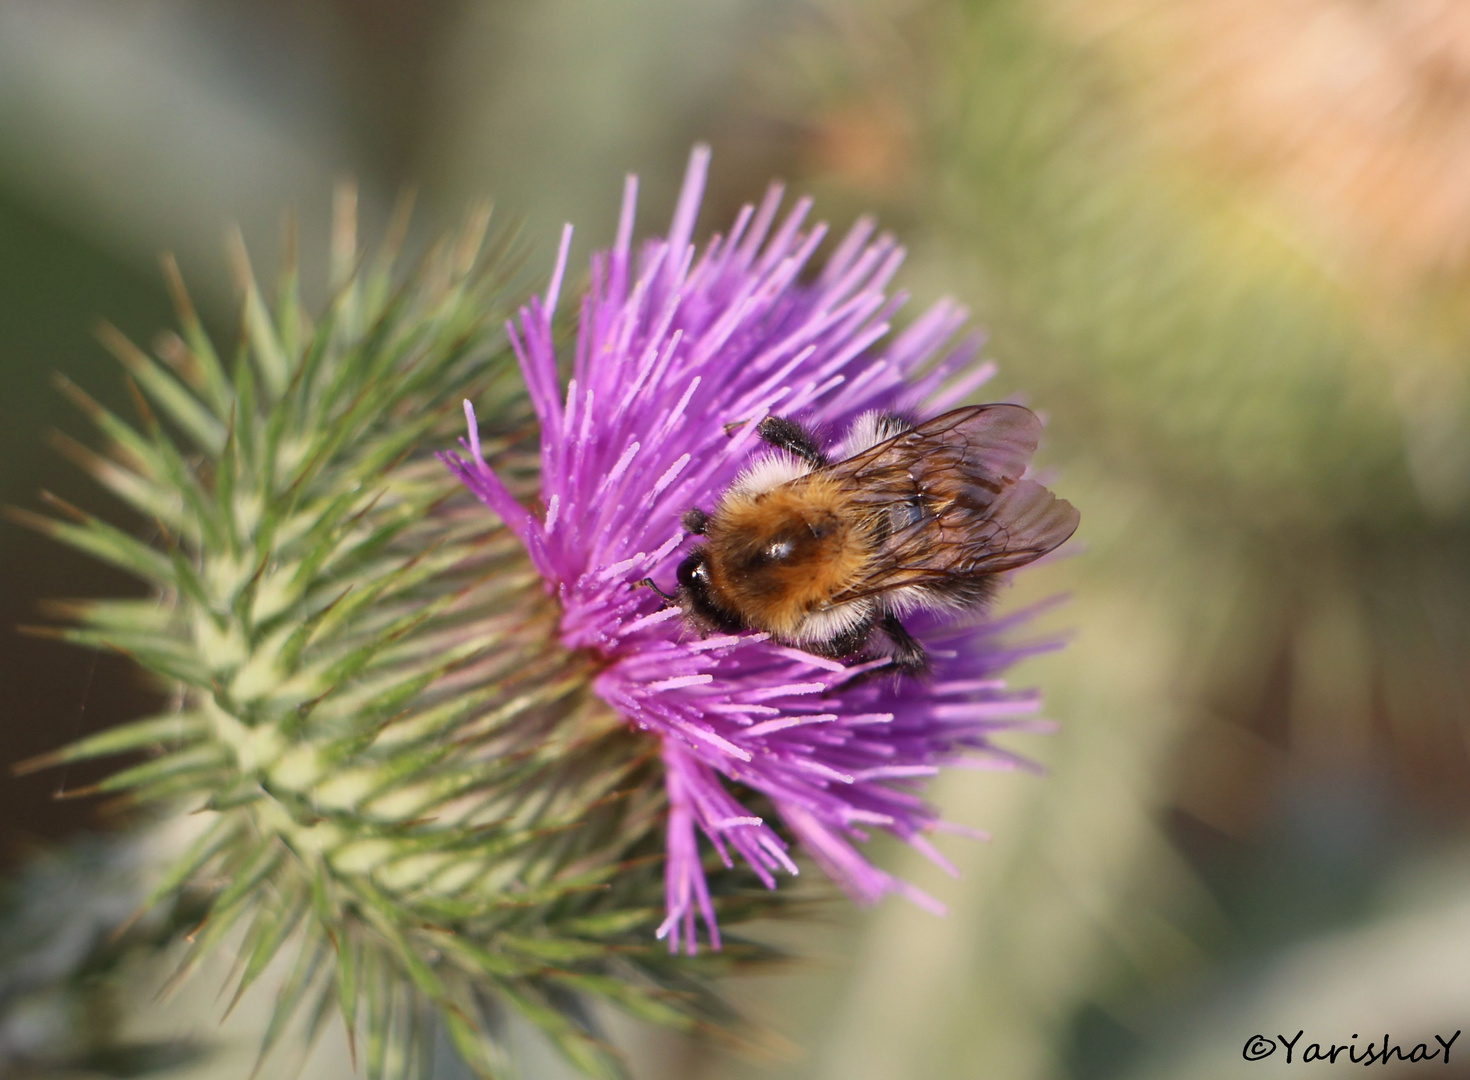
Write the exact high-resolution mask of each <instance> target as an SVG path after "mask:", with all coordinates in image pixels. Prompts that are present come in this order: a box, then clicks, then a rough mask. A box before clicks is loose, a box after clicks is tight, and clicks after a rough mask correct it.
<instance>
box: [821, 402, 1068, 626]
mask: <svg viewBox="0 0 1470 1080" xmlns="http://www.w3.org/2000/svg"><path fill="white" fill-rule="evenodd" d="M1040 437H1041V421H1040V420H1038V419H1037V417H1036V414H1035V413H1033V412H1031V411H1030V410H1029V409H1026V408H1023V407H1022V406H1020V405H976V406H971V407H970V408H965V409H955V410H954V411H952V412H948V413H945V414H944V415H942V416H938V417H935V418H934V419H933V420H929V421H927V422H926V423H923V424H920V425H919V426H918V427H915V428H913V429H911V430H909V431H906V432H904V433H902V434H900V435H897V436H895V437H894V438H892V439H889V440H887V441H886V442H882V443H879V444H878V445H876V446H874V447H871V448H870V449H868V450H865V451H863V452H862V453H860V454H856V455H854V456H853V457H851V458H848V459H847V460H845V461H840V462H837V463H835V464H833V465H831V466H828V468H827V469H825V470H822V471H823V472H825V473H827V475H829V476H831V477H832V478H834V479H836V480H838V481H839V482H841V483H842V485H843V487H844V488H845V489H846V490H848V491H850V492H851V493H852V495H853V498H854V499H855V500H857V502H858V504H859V506H860V507H861V508H862V510H863V511H864V512H866V514H867V515H869V517H870V520H871V521H872V522H873V527H874V528H875V529H876V530H877V531H878V533H879V535H880V536H882V538H883V539H882V542H881V544H880V545H879V549H878V552H877V555H876V556H875V557H874V558H873V559H872V560H871V561H870V562H869V564H868V566H867V567H865V569H864V571H863V573H862V575H861V577H860V578H859V579H858V580H857V581H854V582H853V584H852V585H851V586H850V587H849V588H848V589H846V590H844V591H843V592H841V593H839V594H838V595H837V596H835V597H833V601H834V603H841V602H845V601H847V600H856V599H861V598H864V597H871V596H876V595H879V594H881V593H885V592H890V591H892V590H895V589H901V588H905V587H910V586H920V587H923V586H932V587H936V588H942V587H943V586H945V585H947V584H953V583H955V582H956V581H957V580H958V581H963V580H967V579H979V578H983V577H986V576H988V575H990V574H996V573H1000V572H1001V571H1004V570H1011V569H1014V568H1015V567H1018V566H1023V565H1025V564H1026V563H1028V562H1031V561H1032V560H1034V559H1037V558H1039V557H1040V556H1042V555H1045V554H1046V553H1047V552H1048V551H1051V550H1052V549H1054V548H1056V547H1057V546H1058V545H1060V544H1061V543H1062V542H1063V541H1065V540H1066V539H1067V538H1068V537H1069V536H1071V535H1072V533H1073V531H1074V530H1075V529H1076V528H1077V518H1078V515H1077V511H1076V509H1075V508H1074V507H1073V506H1072V505H1071V504H1070V503H1068V502H1066V501H1065V500H1063V499H1058V498H1057V497H1056V496H1055V495H1053V494H1052V493H1051V492H1050V491H1048V490H1047V489H1046V488H1044V487H1042V486H1041V485H1040V484H1038V483H1036V482H1035V481H1034V480H1023V479H1022V478H1021V475H1022V474H1023V473H1024V472H1025V471H1026V466H1027V464H1028V463H1029V462H1030V460H1031V455H1032V454H1033V453H1035V451H1036V444H1037V442H1038V441H1039V440H1040Z"/></svg>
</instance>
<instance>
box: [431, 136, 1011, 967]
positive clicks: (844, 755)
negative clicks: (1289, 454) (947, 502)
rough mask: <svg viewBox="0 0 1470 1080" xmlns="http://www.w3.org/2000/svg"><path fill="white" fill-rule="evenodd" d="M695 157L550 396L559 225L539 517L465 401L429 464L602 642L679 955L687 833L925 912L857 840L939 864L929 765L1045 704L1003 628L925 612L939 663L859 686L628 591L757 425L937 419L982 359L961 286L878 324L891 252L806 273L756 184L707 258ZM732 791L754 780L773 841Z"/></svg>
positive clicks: (601, 289) (712, 931) (813, 236)
mask: <svg viewBox="0 0 1470 1080" xmlns="http://www.w3.org/2000/svg"><path fill="white" fill-rule="evenodd" d="M707 165H708V152H707V151H706V150H705V149H703V148H700V149H697V150H696V151H695V153H694V155H693V157H692V158H691V161H690V165H689V169H688V173H687V175H686V178H685V182H684V186H683V190H682V193H681V195H680V198H679V202H678V206H677V209H676V212H675V214H674V218H673V222H672V224H671V226H670V229H669V234H668V236H667V238H665V239H661V240H652V241H649V242H647V243H645V244H644V245H643V246H642V248H641V250H640V251H639V253H638V255H637V258H636V259H635V257H634V253H633V245H632V235H633V225H634V206H635V202H636V197H637V185H636V181H635V180H633V179H632V178H630V179H629V181H628V183H627V186H626V188H625V192H624V199H623V209H622V216H621V220H620V223H619V226H618V233H617V239H616V242H615V243H614V245H613V247H612V249H611V250H610V251H608V252H605V253H602V254H599V255H596V256H594V258H593V259H592V267H591V288H590V291H589V292H588V294H587V296H586V297H585V298H584V299H583V300H582V303H581V308H580V312H579V316H578V318H579V321H578V332H577V337H576V345H575V353H574V355H573V357H572V362H571V377H570V380H569V383H568V385H567V388H566V391H565V394H564V395H563V392H562V389H561V386H560V382H559V375H558V371H559V363H558V356H557V350H556V344H555V336H554V333H553V316H554V314H555V311H556V307H557V301H558V295H559V293H560V290H561V283H562V280H563V277H564V275H565V272H566V264H567V255H568V248H569V243H570V235H571V234H570V228H568V230H567V232H566V233H564V235H563V240H562V245H561V251H560V254H559V256H558V259H557V262H556V266H555V270H554V272H553V274H552V277H551V283H550V286H549V288H548V290H547V293H546V296H545V298H544V300H543V299H534V300H532V301H531V302H530V304H529V305H528V306H527V307H525V308H523V309H522V310H521V312H520V315H519V320H518V323H517V325H516V326H515V327H513V328H512V342H513V345H514V348H515V352H516V356H517V359H518V360H519V363H520V367H521V371H522V374H523V376H524V379H525V382H526V386H527V389H528V391H529V394H530V398H531V402H532V405H533V407H534V409H535V412H536V416H537V419H538V420H539V421H540V427H541V441H540V473H541V478H540V502H541V504H542V508H541V509H539V510H537V511H536V512H532V511H531V510H528V509H527V508H526V507H525V506H523V505H522V503H521V502H520V501H519V500H518V499H517V498H516V497H515V495H514V493H513V492H512V491H511V490H510V488H509V487H508V486H507V484H506V483H505V482H504V481H503V480H502V479H501V478H500V476H499V475H497V471H496V470H495V469H494V468H492V467H491V466H490V465H489V464H487V462H486V458H485V451H484V447H483V446H482V445H481V443H480V441H479V436H478V434H477V426H476V420H475V416H474V413H473V411H472V409H470V407H469V403H468V402H466V412H467V415H468V418H469V438H468V440H467V441H466V443H465V446H466V449H467V450H468V452H469V457H468V458H460V457H458V456H454V455H446V456H445V460H446V462H447V463H448V465H449V466H450V468H451V469H452V470H453V471H454V473H455V474H456V475H457V476H459V477H460V478H461V479H462V480H463V481H464V482H465V484H466V485H467V486H468V487H469V488H470V489H471V490H473V491H474V492H475V494H476V495H477V496H478V497H479V498H480V499H481V500H482V501H483V502H484V503H485V504H486V505H487V506H488V507H489V508H490V509H491V510H493V511H494V512H495V513H496V514H497V515H498V516H499V517H500V519H501V520H503V521H504V522H505V524H506V525H508V526H509V527H510V529H511V530H512V531H513V532H514V533H515V534H516V535H517V536H518V537H519V538H520V539H521V541H522V542H523V543H524V544H525V547H526V550H527V552H528V553H529V555H530V557H531V560H532V562H533V563H534V565H535V567H536V569H537V571H539V573H540V574H541V576H542V577H543V578H544V580H545V582H546V587H547V589H548V591H549V592H550V593H551V594H552V595H553V596H554V597H555V598H556V600H557V603H558V605H559V607H560V622H559V627H558V635H559V638H560V641H561V643H562V645H564V646H565V647H566V648H567V649H569V650H575V651H579V652H582V653H584V654H587V655H590V656H591V657H593V658H595V664H596V667H597V674H596V676H595V678H594V681H593V688H594V689H595V691H596V693H597V695H598V696H599V697H600V698H601V699H602V700H603V701H605V702H606V703H607V704H609V705H611V706H612V707H613V709H615V710H616V711H617V713H618V714H619V715H620V716H622V717H623V718H624V719H625V720H626V721H627V722H628V723H629V724H630V725H631V726H632V727H633V728H635V729H636V730H638V731H640V732H645V733H647V735H648V736H651V737H652V738H654V739H656V740H657V742H658V745H659V752H660V756H661V759H662V762H663V769H664V776H665V783H666V786H667V790H668V799H669V813H668V825H667V849H666V850H667V853H666V868H665V889H666V903H667V915H666V917H665V919H664V921H663V923H662V925H661V926H660V927H659V929H658V933H659V936H660V937H667V939H668V943H669V948H670V950H671V951H677V950H678V949H679V947H680V945H681V944H682V945H683V947H684V949H685V950H686V951H687V952H689V953H691V954H692V953H694V952H695V950H696V936H695V935H696V916H699V917H702V919H703V922H704V924H705V926H706V927H707V930H708V934H709V938H710V940H711V942H712V943H713V944H714V945H715V946H716V947H718V946H719V944H720V936H719V929H718V925H717V919H716V912H715V907H714V904H713V902H712V899H711V894H710V888H709V882H708V879H707V877H706V874H705V870H704V865H703V861H702V859H701V857H700V854H699V843H698V839H697V836H696V832H695V830H696V826H697V828H698V831H699V832H700V833H702V834H703V836H704V837H705V838H706V839H707V840H708V842H709V843H710V844H711V845H712V846H713V848H714V850H715V852H717V853H718V856H719V858H720V859H721V860H723V862H724V864H725V865H726V866H727V867H728V866H732V865H733V856H734V855H738V856H739V857H740V858H741V859H742V860H743V861H744V863H745V864H746V865H747V866H748V867H749V868H750V869H751V870H752V871H754V873H755V874H756V875H757V876H758V877H759V879H760V880H761V881H762V882H763V883H764V884H765V885H766V886H767V887H768V888H774V887H775V885H776V874H777V873H778V872H781V871H785V872H787V873H792V874H794V873H796V872H797V865H796V863H795V862H794V861H793V858H792V853H791V851H790V850H789V847H788V841H787V839H786V838H785V837H786V836H790V837H792V838H794V839H795V840H796V841H797V842H799V844H800V845H801V847H802V848H803V849H804V850H805V851H806V852H807V853H809V854H810V855H811V857H812V858H813V859H814V860H815V861H816V862H817V864H818V865H820V866H821V867H822V869H823V870H825V871H826V873H827V874H829V875H830V876H831V877H832V878H833V879H835V880H836V881H837V882H838V883H839V884H840V885H841V886H842V887H843V888H844V889H845V890H846V891H847V892H848V893H849V894H850V895H851V896H852V897H853V898H854V899H855V900H857V901H859V902H861V903H872V902H874V901H876V900H878V899H879V898H881V897H882V896H884V895H885V894H888V893H898V894H901V895H903V896H906V897H908V898H909V899H911V900H913V901H915V902H917V903H919V904H921V905H923V906H925V907H928V908H931V909H934V910H939V909H940V905H939V904H938V903H937V902H936V901H934V900H933V899H932V898H930V897H928V896H927V895H925V894H924V893H922V892H921V891H920V890H918V889H917V888H915V887H913V886H912V885H910V884H908V883H906V882H904V881H901V880H899V879H898V878H896V877H894V876H893V875H891V874H889V873H887V872H885V871H883V870H880V869H879V868H877V867H876V866H874V865H873V864H872V863H871V862H869V861H868V860H867V859H866V858H865V857H864V856H863V855H862V854H861V853H860V851H859V850H858V848H857V847H855V846H854V842H855V841H856V842H861V841H864V840H866V839H867V838H868V834H869V831H870V830H873V829H879V830H883V831H886V832H889V833H891V834H893V835H894V836H897V837H898V838H900V839H902V840H903V841H904V842H906V843H908V844H910V845H912V846H913V847H915V848H916V849H918V850H919V851H921V852H922V853H923V854H924V855H926V856H927V857H929V858H930V859H931V860H933V861H934V862H935V863H937V864H938V865H939V866H941V867H943V868H944V869H946V870H948V871H950V872H951V873H952V872H953V867H952V866H951V865H950V864H949V862H948V861H947V860H946V859H945V858H944V857H943V856H942V855H941V854H940V853H939V852H938V851H937V850H936V849H935V848H934V846H933V845H932V843H931V842H930V841H929V839H928V834H930V833H933V832H937V831H944V830H947V829H952V827H950V826H947V825H946V824H945V823H944V822H942V821H941V820H940V819H939V818H938V816H937V814H936V812H935V810H934V809H933V808H932V807H930V806H928V805H927V804H926V803H924V802H923V800H922V798H921V797H920V792H921V789H922V786H923V784H924V782H925V780H927V778H929V777H931V776H933V775H935V774H936V773H937V772H938V771H939V769H940V768H941V767H943V766H949V765H970V766H977V767H981V768H1010V767H1013V766H1015V765H1016V764H1018V763H1019V762H1020V759H1018V758H1016V757H1015V756H1013V755H1012V754H1010V753H1009V752H1007V751H1005V750H1002V749H1000V748H999V747H997V746H996V745H995V744H994V743H993V741H992V738H993V736H994V735H996V734H997V733H999V732H1002V731H1010V730H1016V729H1018V728H1026V727H1035V726H1037V725H1036V723H1035V722H1034V721H1032V720H1029V719H1027V717H1029V716H1030V715H1031V714H1032V713H1034V711H1035V710H1036V708H1037V704H1038V699H1037V696H1036V695H1035V694H1034V693H1015V692H1011V691H1008V690H1007V689H1006V688H1005V685H1004V683H1003V682H1002V681H1001V680H1000V679H999V678H998V677H997V675H998V673H999V672H1000V671H1001V670H1002V669H1003V668H1005V667H1006V666H1007V665H1008V664H1010V663H1012V662H1013V661H1014V660H1015V659H1017V657H1018V656H1020V655H1023V654H1024V653H1026V652H1029V651H1034V648H1033V649H1016V648H1009V647H1006V646H1004V645H1002V644H1000V643H999V637H1000V634H1001V632H1002V631H1003V630H1005V629H1007V628H1008V626H1009V623H1008V622H1005V621H1000V622H997V621H978V622H977V621H970V622H967V623H964V624H960V625H945V624H943V623H942V622H941V621H940V620H938V619H935V618H932V617H931V618H928V619H927V620H921V621H920V622H919V623H918V625H917V626H916V627H915V629H916V630H917V632H918V636H919V637H920V638H921V639H922V640H923V641H924V642H925V644H926V646H927V648H928V650H929V652H930V655H931V656H932V657H933V658H934V663H933V668H932V673H931V674H932V677H931V678H929V679H927V680H925V681H922V682H919V681H914V680H906V681H904V682H902V683H896V682H894V681H893V680H892V679H860V678H858V676H860V675H863V674H866V673H868V672H870V671H872V670H873V669H874V668H875V667H877V666H880V665H881V664H882V663H883V662H882V661H875V662H871V663H867V664H859V665H854V666H847V665H844V664H842V663H838V662H834V661H831V660H826V659H822V658H819V657H815V656H812V655H809V654H807V653H805V652H802V651H799V650H797V649H793V648H789V647H786V646H783V645H781V644H779V643H776V642H773V641H771V640H768V639H767V637H766V636H765V635H762V634H751V633H745V634H737V635H723V636H713V637H703V638H701V637H700V636H698V635H696V634H694V633H691V632H690V630H689V629H688V628H687V627H686V626H685V625H684V624H683V621H682V620H681V618H680V617H679V615H680V613H679V611H678V610H677V609H675V608H672V607H667V606H660V604H659V602H658V599H657V598H656V597H655V596H654V594H653V593H652V591H650V590H647V589H638V588H636V587H635V586H636V585H637V583H638V582H639V581H640V580H641V579H643V578H645V577H647V576H649V575H653V577H654V578H655V579H662V580H663V581H664V582H665V584H668V583H669V579H670V578H671V576H672V569H673V566H674V565H675V564H676V563H677V559H678V557H677V555H676V552H677V551H678V550H679V548H680V545H681V544H682V543H683V542H684V540H685V539H686V535H685V533H684V532H683V530H682V529H681V526H680V516H681V514H682V513H683V512H684V511H685V510H687V509H689V508H690V507H692V506H709V505H711V504H712V503H713V502H714V501H716V500H717V498H718V496H719V495H720V493H721V492H722V491H723V490H724V489H725V488H726V487H727V486H728V485H729V484H730V483H731V481H733V480H734V479H735V477H736V476H737V475H738V474H739V473H740V471H741V470H742V469H743V468H744V467H745V466H746V465H747V464H748V463H749V461H750V459H751V455H752V454H753V453H754V452H755V451H756V450H757V449H758V446H759V443H758V441H757V439H756V436H755V431H756V427H757V425H758V423H759V422H760V421H761V420H762V419H763V418H765V417H766V416H768V415H772V414H777V415H782V416H796V417H799V418H801V419H802V420H803V421H804V422H805V423H807V424H812V425H816V426H817V427H818V428H819V429H821V430H824V431H825V432H826V433H827V434H828V436H829V437H833V438H835V437H837V436H840V435H841V434H843V433H844V432H845V431H846V429H847V428H848V426H849V425H850V424H851V423H852V422H853V421H854V420H855V419H856V418H857V417H858V416H860V415H861V414H863V413H865V412H868V411H870V410H874V409H882V410H895V411H899V412H904V413H914V414H918V415H929V414H932V413H937V412H939V411H942V410H943V409H944V408H945V407H947V406H949V405H951V404H954V403H957V402H959V401H960V400H961V399H963V398H964V397H965V396H966V395H968V394H970V393H971V392H972V391H973V390H974V389H975V388H976V387H978V386H979V385H980V384H981V383H983V382H984V381H985V380H986V379H987V378H988V377H989V375H990V374H991V371H992V369H991V367H990V366H989V365H983V366H979V367H976V366H975V365H974V359H975V354H976V352H977V350H978V347H979V343H978V341H977V339H975V338H974V337H970V338H968V339H963V340H960V341H959V342H958V343H957V344H956V343H953V341H954V339H955V335H956V334H957V332H958V331H959V330H960V328H961V326H962V325H963V323H964V321H965V317H966V316H965V312H964V311H963V310H961V309H960V308H958V307H957V306H956V305H954V304H952V303H949V302H941V303H939V304H937V305H936V306H934V307H933V308H932V309H931V310H929V311H928V312H927V313H926V314H925V315H923V316H922V317H921V318H919V319H918V320H917V321H916V322H915V323H913V324H912V325H911V326H909V327H908V328H907V329H906V330H904V331H903V332H902V333H899V334H898V335H897V336H893V335H891V334H890V330H891V327H890V319H891V318H892V316H893V315H894V314H895V312H896V311H897V309H898V308H899V306H900V305H901V304H902V303H903V299H904V298H903V296H902V295H901V294H900V295H898V296H895V297H893V298H888V297H886V296H885V294H884V289H885V288H886V287H887V285H888V283H889V281H890V279H891V278H892V277H893V275H894V273H895V271H896V270H897V269H898V267H899V264H900V262H901V261H902V259H903V254H904V253H903V250H902V249H901V248H900V247H898V246H897V245H896V244H895V242H894V241H893V240H892V239H891V238H890V237H887V236H878V237H876V238H875V236H874V226H873V224H872V222H871V221H869V220H867V219H863V220H860V221H859V222H858V223H857V224H856V225H855V226H854V227H853V228H852V229H851V231H850V232H849V233H848V234H847V236H846V237H845V238H844V239H843V240H842V241H841V242H839V243H838V244H837V246H836V248H835V250H834V251H833V252H832V254H831V256H830V257H829V258H828V260H827V261H826V264H825V266H824V267H823V268H822V269H821V270H820V272H818V273H815V274H812V273H811V272H810V269H809V268H810V266H811V264H812V261H813V257H814V255H815V253H816V251H817V249H818V247H819V246H820V244H821V243H822V241H823V239H824V238H825V236H826V226H825V225H820V224H819V225H815V226H812V227H810V228H807V227H805V222H806V216H807V214H808V212H809V210H810V202H809V200H806V199H803V200H801V201H799V202H798V203H797V204H796V206H795V208H794V209H792V210H791V211H790V212H789V213H788V214H787V215H786V216H785V217H784V219H782V220H780V221H779V223H778V221H777V216H778V210H779V206H780V203H781V199H782V190H781V188H780V187H779V186H773V187H772V188H771V189H770V191H769V192H768V194H767V195H766V197H765V199H764V201H763V202H762V203H761V204H760V206H759V207H758V208H757V207H754V206H747V207H745V208H744V209H743V210H742V211H741V212H740V214H739V215H738V217H737V218H736V220H735V223H734V224H733V225H732V227H731V229H730V231H729V234H728V235H727V236H715V237H714V238H712V239H711V240H710V241H709V243H708V244H707V245H706V246H705V247H704V249H703V251H702V252H700V251H698V250H697V249H696V248H695V246H694V245H693V244H692V242H691V237H692V235H693V231H694V224H695V218H696V214H697V211H698V208H699V204H700V201H701V197H702V192H703V187H704V182H705V175H706V170H707ZM727 782H728V783H727ZM731 785H733V786H731ZM743 791H754V792H758V793H760V794H761V795H763V796H764V797H765V799H766V800H767V801H768V802H769V804H770V806H771V807H772V808H774V810H775V813H776V815H777V817H778V818H779V821H780V823H781V825H782V826H784V833H783V830H780V829H778V828H777V827H776V824H775V823H774V822H772V821H768V820H766V819H765V818H764V817H763V816H761V815H759V814H757V813H755V812H753V811H752V810H751V809H750V808H749V807H748V806H747V805H746V804H745V803H744V802H742V794H741V793H742V792H743ZM952 831H960V830H952Z"/></svg>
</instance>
